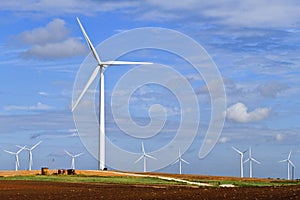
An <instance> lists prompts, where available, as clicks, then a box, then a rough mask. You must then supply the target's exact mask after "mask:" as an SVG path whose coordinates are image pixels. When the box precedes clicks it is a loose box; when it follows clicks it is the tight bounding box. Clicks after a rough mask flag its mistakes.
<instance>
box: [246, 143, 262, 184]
mask: <svg viewBox="0 0 300 200" xmlns="http://www.w3.org/2000/svg"><path fill="white" fill-rule="evenodd" d="M248 161H249V164H250V167H249V171H250V172H249V177H250V178H252V161H253V162H256V163H257V164H260V162H258V161H257V160H256V159H255V158H253V157H252V153H251V147H250V148H249V158H248V159H247V160H245V161H244V163H246V162H248Z"/></svg>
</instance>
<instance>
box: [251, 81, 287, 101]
mask: <svg viewBox="0 0 300 200" xmlns="http://www.w3.org/2000/svg"><path fill="white" fill-rule="evenodd" d="M288 88H289V87H288V85H287V84H285V83H280V82H277V81H273V82H270V83H266V84H262V85H259V86H258V87H257V89H258V91H259V93H260V94H261V95H262V96H264V97H273V98H275V97H276V96H277V95H278V94H279V93H280V92H283V91H285V90H287V89H288Z"/></svg>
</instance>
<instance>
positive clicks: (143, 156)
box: [134, 155, 144, 163]
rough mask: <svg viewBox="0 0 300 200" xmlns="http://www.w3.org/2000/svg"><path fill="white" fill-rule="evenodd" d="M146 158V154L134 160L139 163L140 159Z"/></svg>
mask: <svg viewBox="0 0 300 200" xmlns="http://www.w3.org/2000/svg"><path fill="white" fill-rule="evenodd" d="M143 158H144V155H142V156H141V157H139V158H138V159H137V160H136V161H134V163H138V162H139V161H140V160H142V159H143Z"/></svg>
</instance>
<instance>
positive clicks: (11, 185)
mask: <svg viewBox="0 0 300 200" xmlns="http://www.w3.org/2000/svg"><path fill="white" fill-rule="evenodd" d="M37 173H39V171H32V172H27V171H23V172H22V171H18V172H17V173H16V172H13V171H10V172H8V171H5V172H3V171H2V172H1V171H0V176H3V175H5V174H6V175H18V174H19V175H20V174H22V175H28V174H37ZM77 173H81V174H86V175H99V176H104V175H107V176H109V175H110V176H111V175H113V176H116V174H114V173H111V172H99V171H77ZM159 175H162V174H159ZM166 176H167V175H166ZM168 176H174V177H178V175H168ZM184 177H186V178H191V177H192V178H197V179H199V176H196V175H181V176H179V178H184ZM204 177H205V176H202V178H204ZM215 178H216V177H210V176H207V177H206V178H205V179H215ZM219 178H220V177H219ZM224 179H226V177H223V180H224ZM230 179H232V177H231V178H230ZM237 179H238V178H237ZM218 180H220V179H218ZM260 180H266V181H267V180H268V179H260ZM0 199H24V200H26V199H37V200H38V199H72V200H76V199H80V200H81V199H105V200H110V199H278V200H280V199H282V200H283V199H284V200H286V199H300V186H281V187H236V188H215V187H200V188H195V187H188V186H174V185H173V186H172V185H129V184H127V185H126V184H103V183H61V182H44V181H13V180H3V181H0Z"/></svg>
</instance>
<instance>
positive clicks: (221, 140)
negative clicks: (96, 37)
mask: <svg viewBox="0 0 300 200" xmlns="http://www.w3.org/2000/svg"><path fill="white" fill-rule="evenodd" d="M230 141H231V139H230V138H229V137H221V138H220V139H219V141H218V142H219V143H221V144H225V143H227V142H230Z"/></svg>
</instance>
